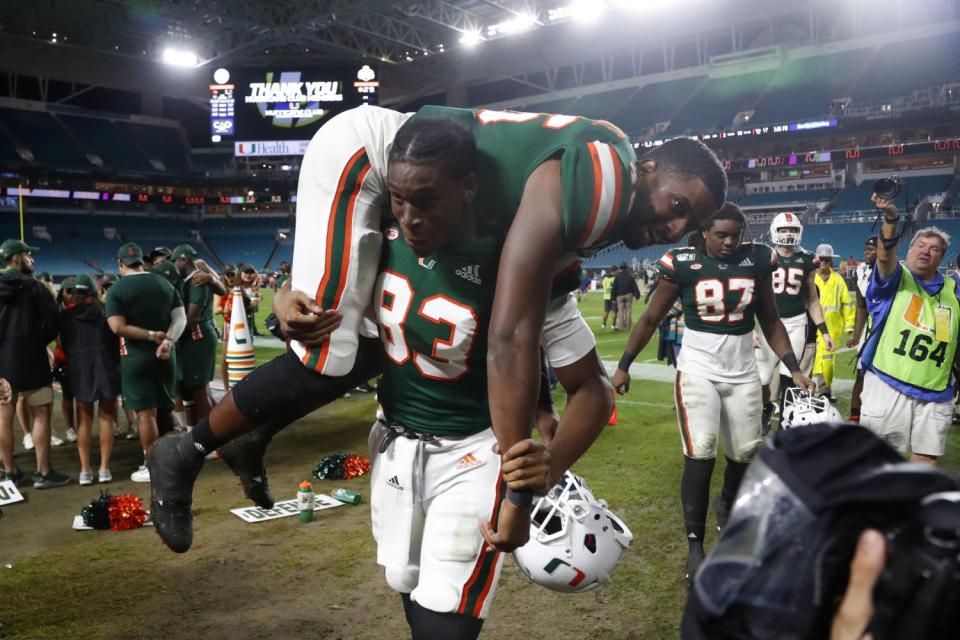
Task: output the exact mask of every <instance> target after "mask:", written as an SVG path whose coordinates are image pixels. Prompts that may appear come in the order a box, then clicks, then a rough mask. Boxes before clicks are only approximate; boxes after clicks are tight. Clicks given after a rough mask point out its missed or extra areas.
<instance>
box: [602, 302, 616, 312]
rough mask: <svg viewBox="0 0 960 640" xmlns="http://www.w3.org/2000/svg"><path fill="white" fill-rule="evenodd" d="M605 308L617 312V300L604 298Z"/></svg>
mask: <svg viewBox="0 0 960 640" xmlns="http://www.w3.org/2000/svg"><path fill="white" fill-rule="evenodd" d="M603 310H604V311H613V312H614V313H616V312H617V301H616V300H613V299H611V300H604V301H603Z"/></svg>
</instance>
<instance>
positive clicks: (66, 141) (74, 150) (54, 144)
mask: <svg viewBox="0 0 960 640" xmlns="http://www.w3.org/2000/svg"><path fill="white" fill-rule="evenodd" d="M0 122H2V123H3V125H4V127H5V128H6V129H7V131H9V132H10V135H11V136H12V137H13V139H14V140H16V142H17V144H18V145H20V146H22V147H26V148H27V149H29V150H30V151H31V152H32V153H33V157H34V162H35V163H36V164H39V165H44V166H53V167H59V168H63V169H78V170H91V169H93V165H92V164H91V163H90V161H89V160H87V158H86V156H85V154H84V153H83V151H82V150H81V149H80V148H79V147H78V146H77V145H76V143H74V141H73V139H72V138H71V137H70V136H68V135H67V134H66V133H65V132H64V130H63V128H62V127H60V125H59V124H58V123H57V121H56V120H54V119H53V117H52V116H51V115H50V114H49V113H46V112H43V111H27V110H22V109H7V108H0ZM18 160H19V158H18ZM21 162H22V160H21Z"/></svg>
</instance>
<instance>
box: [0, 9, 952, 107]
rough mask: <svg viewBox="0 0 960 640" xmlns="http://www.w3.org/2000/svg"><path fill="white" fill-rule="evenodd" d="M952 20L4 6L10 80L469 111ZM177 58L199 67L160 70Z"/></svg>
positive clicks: (911, 14) (802, 14)
mask: <svg viewBox="0 0 960 640" xmlns="http://www.w3.org/2000/svg"><path fill="white" fill-rule="evenodd" d="M958 19H960V2H958V0H922V1H919V2H918V1H917V0H795V1H793V2H770V1H769V0H5V1H4V2H2V3H0V70H2V71H6V72H7V73H8V74H22V75H30V76H35V77H39V78H50V79H56V80H66V81H72V82H77V83H81V88H79V89H78V91H82V90H83V85H85V86H98V85H99V86H108V87H111V88H118V89H127V90H133V91H143V90H144V87H145V86H149V87H150V90H152V91H160V92H162V93H163V95H169V96H171V97H183V98H191V99H195V100H198V101H201V100H203V99H204V92H205V85H206V83H207V82H208V81H209V74H210V71H211V70H212V69H213V68H216V66H221V65H228V64H251V65H254V64H266V63H276V62H278V61H283V62H284V63H286V62H287V61H294V62H295V63H297V64H301V65H303V66H310V65H320V64H323V63H325V62H329V61H333V60H337V61H343V60H357V61H360V60H363V61H367V62H371V63H372V62H378V63H379V66H380V68H381V71H382V73H381V78H382V80H383V83H382V89H381V102H383V103H386V104H394V105H400V106H403V105H407V104H411V103H413V102H415V101H416V100H418V99H421V98H423V97H425V96H429V95H431V94H436V93H439V92H443V93H446V94H447V95H446V99H447V101H448V102H449V103H451V104H466V103H477V102H484V101H496V100H501V101H502V100H509V99H511V98H518V97H522V96H524V95H529V94H533V93H543V94H550V93H551V92H554V91H557V90H562V89H565V88H570V87H577V86H583V85H588V84H597V83H601V84H602V83H604V82H611V81H617V80H623V79H629V78H631V77H639V76H641V75H643V74H644V73H645V72H646V71H648V70H649V69H655V71H654V72H658V73H659V72H664V71H672V70H674V69H682V68H685V67H688V66H697V65H703V64H706V63H707V62H709V61H710V60H711V58H713V57H715V56H718V55H729V54H734V53H737V52H740V51H745V50H750V49H753V48H756V47H762V46H765V45H776V44H782V45H794V46H803V45H821V44H825V43H831V42H837V41H840V40H843V39H848V38H856V37H861V36H864V35H869V34H880V35H882V34H883V33H884V32H888V31H889V30H891V29H894V30H895V29H905V28H911V27H914V26H922V25H936V24H941V25H942V24H945V23H951V22H953V23H955V22H956V21H957V20H958ZM168 48H174V49H179V50H183V51H190V52H192V53H194V54H196V56H197V58H198V60H199V63H198V66H197V67H196V68H195V69H178V70H176V73H174V72H172V71H171V70H170V69H164V68H163V65H161V63H160V60H161V58H162V54H163V51H164V50H166V49H168ZM158 73H162V74H163V75H162V76H158ZM158 78H159V79H160V80H161V82H157V81H156V80H157V79H158ZM478 85H484V86H486V87H487V89H488V90H487V91H484V90H483V89H480V90H479V91H478V90H477V89H476V87H477V86H478Z"/></svg>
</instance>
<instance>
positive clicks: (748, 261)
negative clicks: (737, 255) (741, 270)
mask: <svg viewBox="0 0 960 640" xmlns="http://www.w3.org/2000/svg"><path fill="white" fill-rule="evenodd" d="M739 266H741V267H752V266H753V260H751V259H750V258H744V259H743V260H741V261H740V265H739Z"/></svg>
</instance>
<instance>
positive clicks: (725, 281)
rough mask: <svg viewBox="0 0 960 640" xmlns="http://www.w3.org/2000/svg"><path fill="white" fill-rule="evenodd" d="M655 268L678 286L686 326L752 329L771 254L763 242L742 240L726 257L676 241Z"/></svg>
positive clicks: (734, 331) (727, 332)
mask: <svg viewBox="0 0 960 640" xmlns="http://www.w3.org/2000/svg"><path fill="white" fill-rule="evenodd" d="M658 268H659V270H660V274H661V275H662V276H663V277H664V278H666V279H667V280H670V281H672V282H674V283H676V284H677V286H678V287H680V300H681V302H682V303H683V320H684V322H685V323H686V329H687V330H690V329H692V330H694V331H703V332H706V333H717V334H725V335H743V334H745V333H750V332H751V331H753V326H754V317H755V310H756V300H757V292H758V290H759V287H760V284H761V283H762V282H763V280H764V279H765V278H766V277H767V276H769V275H770V274H771V273H772V272H773V271H774V269H775V268H776V258H775V257H774V253H773V251H771V250H770V247H767V246H765V245H762V244H753V243H745V244H742V245H741V246H740V247H739V248H738V249H737V250H736V251H735V252H734V253H733V255H732V256H731V257H730V258H727V259H726V260H723V259H720V258H712V257H710V256H708V255H707V254H706V252H705V251H703V250H702V249H700V248H695V247H681V248H679V249H670V250H669V251H667V252H666V253H665V254H664V255H663V257H662V258H660V263H659V265H658Z"/></svg>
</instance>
